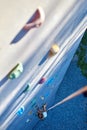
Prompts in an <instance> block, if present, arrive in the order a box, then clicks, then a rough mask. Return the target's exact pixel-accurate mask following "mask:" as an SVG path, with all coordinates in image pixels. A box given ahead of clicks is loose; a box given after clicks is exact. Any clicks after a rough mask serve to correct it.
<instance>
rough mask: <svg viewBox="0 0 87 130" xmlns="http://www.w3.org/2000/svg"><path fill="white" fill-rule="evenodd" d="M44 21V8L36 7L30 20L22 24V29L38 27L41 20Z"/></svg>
mask: <svg viewBox="0 0 87 130" xmlns="http://www.w3.org/2000/svg"><path fill="white" fill-rule="evenodd" d="M44 21H45V13H44V10H43V8H42V7H38V8H37V10H36V12H35V15H34V17H33V19H32V21H31V22H29V23H27V24H26V25H25V26H24V29H25V30H29V29H31V28H33V27H37V28H38V27H40V26H41V25H42V24H43V22H44Z"/></svg>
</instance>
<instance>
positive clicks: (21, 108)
mask: <svg viewBox="0 0 87 130" xmlns="http://www.w3.org/2000/svg"><path fill="white" fill-rule="evenodd" d="M24 110H25V109H24V106H21V107H20V108H19V109H18V111H17V113H16V114H17V115H22V114H23V112H24Z"/></svg>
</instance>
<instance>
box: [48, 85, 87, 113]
mask: <svg viewBox="0 0 87 130" xmlns="http://www.w3.org/2000/svg"><path fill="white" fill-rule="evenodd" d="M85 92H87V86H85V87H83V88H81V89H79V90H78V91H76V92H74V93H72V94H71V95H69V96H67V97H66V98H64V99H63V100H62V101H60V102H58V103H56V104H55V105H53V106H52V107H50V108H49V109H48V110H47V111H49V110H51V109H53V108H55V107H57V106H59V105H61V104H63V103H64V102H66V101H68V100H70V99H72V98H74V97H76V96H79V95H80V94H83V93H85Z"/></svg>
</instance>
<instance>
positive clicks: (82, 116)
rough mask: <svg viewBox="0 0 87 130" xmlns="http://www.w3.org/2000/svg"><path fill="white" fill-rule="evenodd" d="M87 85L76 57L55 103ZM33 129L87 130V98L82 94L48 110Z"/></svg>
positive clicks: (61, 85)
mask: <svg viewBox="0 0 87 130" xmlns="http://www.w3.org/2000/svg"><path fill="white" fill-rule="evenodd" d="M84 85H87V79H86V78H85V77H83V76H82V74H81V72H80V69H79V68H78V67H77V65H76V59H75V58H74V59H73V60H72V62H71V64H70V66H69V68H68V70H67V72H66V75H65V77H64V80H63V81H62V83H61V84H60V87H59V89H58V91H57V94H56V98H55V103H57V102H58V101H60V100H62V99H63V98H65V97H66V96H68V95H70V94H71V93H73V92H75V91H76V90H78V89H80V88H81V87H83V86H84ZM33 130H87V98H85V97H84V96H83V95H80V96H78V97H76V98H74V99H72V100H70V101H68V102H66V103H64V104H62V105H61V106H59V107H56V108H55V109H53V110H50V111H49V112H48V117H47V118H46V119H45V120H43V121H39V122H38V124H37V125H36V126H35V127H34V128H33Z"/></svg>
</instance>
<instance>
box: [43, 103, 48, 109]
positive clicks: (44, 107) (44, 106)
mask: <svg viewBox="0 0 87 130" xmlns="http://www.w3.org/2000/svg"><path fill="white" fill-rule="evenodd" d="M46 106H47V105H46V103H45V104H44V105H43V106H42V108H43V111H46Z"/></svg>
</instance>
